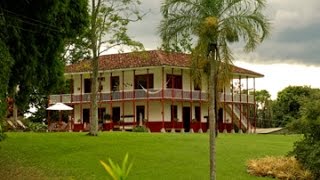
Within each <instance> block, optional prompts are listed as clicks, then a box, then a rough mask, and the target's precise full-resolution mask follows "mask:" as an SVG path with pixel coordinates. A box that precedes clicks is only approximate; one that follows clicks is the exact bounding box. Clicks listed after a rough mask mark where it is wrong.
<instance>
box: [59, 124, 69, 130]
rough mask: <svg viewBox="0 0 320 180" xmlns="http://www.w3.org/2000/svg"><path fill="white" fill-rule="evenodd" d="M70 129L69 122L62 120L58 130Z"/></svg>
mask: <svg viewBox="0 0 320 180" xmlns="http://www.w3.org/2000/svg"><path fill="white" fill-rule="evenodd" d="M67 130H68V123H65V122H62V124H61V125H60V127H58V128H57V131H67Z"/></svg>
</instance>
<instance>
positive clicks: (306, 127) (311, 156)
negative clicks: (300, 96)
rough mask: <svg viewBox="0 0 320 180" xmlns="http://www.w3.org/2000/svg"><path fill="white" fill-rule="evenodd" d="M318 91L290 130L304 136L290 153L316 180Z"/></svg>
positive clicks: (319, 171) (319, 169)
mask: <svg viewBox="0 0 320 180" xmlns="http://www.w3.org/2000/svg"><path fill="white" fill-rule="evenodd" d="M319 99H320V90H319V89H318V90H317V89H315V90H314V91H313V93H312V94H311V95H310V97H309V98H307V99H306V102H305V103H304V104H303V107H302V108H301V110H300V112H301V118H300V119H298V120H296V121H295V122H294V123H292V124H291V126H290V127H291V128H293V129H294V130H296V131H298V132H301V133H303V134H304V138H303V139H302V140H301V141H298V142H296V143H295V145H294V149H293V151H292V152H291V153H292V154H293V155H295V157H296V159H297V160H298V161H299V162H301V164H302V165H303V166H304V167H305V168H307V169H309V170H310V171H311V172H312V173H313V175H314V176H315V177H316V178H319V177H320V161H319V157H320V128H319V127H320V102H319Z"/></svg>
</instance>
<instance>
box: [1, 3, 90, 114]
mask: <svg viewBox="0 0 320 180" xmlns="http://www.w3.org/2000/svg"><path fill="white" fill-rule="evenodd" d="M87 7H88V6H87V0H64V1H41V0H28V1H26V0H17V1H1V2H0V26H1V32H0V39H1V40H2V41H3V42H4V44H5V46H6V48H7V49H8V51H9V54H10V56H11V57H12V62H11V63H12V66H11V69H10V73H9V74H7V75H8V76H9V81H8V91H7V92H8V94H7V95H9V96H10V97H13V98H14V99H15V102H16V103H17V105H18V107H19V108H20V109H28V105H29V104H30V94H31V93H34V92H36V93H40V94H42V95H48V94H50V92H51V91H52V90H54V89H55V88H56V87H57V86H58V85H59V84H60V82H61V81H62V79H63V70H64V63H63V61H61V59H60V54H61V53H62V52H63V49H64V44H65V40H66V39H69V38H72V37H75V36H77V35H78V34H79V33H80V32H81V31H82V29H83V27H84V26H86V24H87V22H88V13H87ZM17 89H19V91H17Z"/></svg>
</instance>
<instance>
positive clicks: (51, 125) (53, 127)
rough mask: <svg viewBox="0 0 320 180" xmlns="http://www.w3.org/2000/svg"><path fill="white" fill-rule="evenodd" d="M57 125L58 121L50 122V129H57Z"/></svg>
mask: <svg viewBox="0 0 320 180" xmlns="http://www.w3.org/2000/svg"><path fill="white" fill-rule="evenodd" d="M56 127H57V123H50V125H49V126H48V131H49V132H51V131H56V129H57V128H56Z"/></svg>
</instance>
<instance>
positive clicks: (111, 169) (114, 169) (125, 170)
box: [100, 153, 133, 180]
mask: <svg viewBox="0 0 320 180" xmlns="http://www.w3.org/2000/svg"><path fill="white" fill-rule="evenodd" d="M128 159H129V155H128V153H127V154H126V155H125V157H124V159H123V161H122V166H121V167H120V166H119V164H116V163H114V162H113V161H112V160H111V159H110V158H109V165H108V164H106V163H105V162H103V161H101V160H100V163H101V165H102V166H103V167H104V169H105V170H106V171H107V172H108V174H109V175H110V176H111V177H112V179H114V180H125V179H127V178H128V175H129V172H130V170H131V168H132V165H133V163H132V162H131V163H129V160H128Z"/></svg>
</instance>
